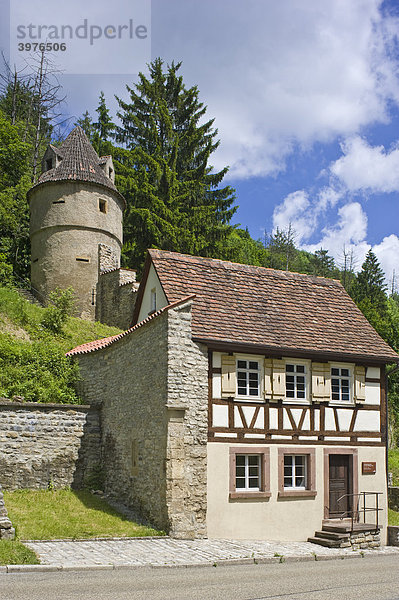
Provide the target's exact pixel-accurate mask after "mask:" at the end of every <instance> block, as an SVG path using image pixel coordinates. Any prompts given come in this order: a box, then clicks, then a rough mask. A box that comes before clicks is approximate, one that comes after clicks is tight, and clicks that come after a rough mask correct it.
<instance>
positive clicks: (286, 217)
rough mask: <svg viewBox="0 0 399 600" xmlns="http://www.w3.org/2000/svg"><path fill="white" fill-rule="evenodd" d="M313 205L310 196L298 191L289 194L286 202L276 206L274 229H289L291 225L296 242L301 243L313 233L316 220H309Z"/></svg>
mask: <svg viewBox="0 0 399 600" xmlns="http://www.w3.org/2000/svg"><path fill="white" fill-rule="evenodd" d="M310 206H311V204H310V201H309V197H308V194H307V193H306V192H304V191H303V190H298V191H297V192H293V193H292V194H289V195H288V196H287V197H286V198H285V199H284V201H283V202H282V203H281V204H279V205H278V206H276V208H275V209H274V213H273V229H276V228H277V227H278V228H279V229H287V227H289V225H292V227H293V228H294V230H295V234H296V242H297V243H301V242H302V240H304V239H307V238H309V237H310V235H311V234H312V233H313V229H314V219H309V218H308V214H309V208H310Z"/></svg>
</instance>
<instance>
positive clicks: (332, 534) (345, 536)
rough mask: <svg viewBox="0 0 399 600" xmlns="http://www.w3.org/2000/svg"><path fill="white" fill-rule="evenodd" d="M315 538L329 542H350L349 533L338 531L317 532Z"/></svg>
mask: <svg viewBox="0 0 399 600" xmlns="http://www.w3.org/2000/svg"><path fill="white" fill-rule="evenodd" d="M315 537H321V538H326V539H328V540H349V533H342V532H339V533H338V532H336V531H316V533H315Z"/></svg>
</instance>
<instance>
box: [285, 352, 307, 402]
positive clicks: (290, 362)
mask: <svg viewBox="0 0 399 600" xmlns="http://www.w3.org/2000/svg"><path fill="white" fill-rule="evenodd" d="M283 360H284V363H285V402H287V403H288V402H292V403H293V404H310V401H311V399H310V387H311V386H310V379H309V377H310V376H311V364H312V363H311V361H310V360H306V359H300V358H287V357H283ZM287 365H294V366H295V367H297V366H301V367H304V369H305V372H304V373H296V372H294V373H291V372H290V373H287ZM287 375H288V376H290V375H294V376H295V377H296V376H297V375H304V377H305V397H304V398H297V397H296V396H294V397H293V398H291V397H289V396H287ZM295 390H296V384H295Z"/></svg>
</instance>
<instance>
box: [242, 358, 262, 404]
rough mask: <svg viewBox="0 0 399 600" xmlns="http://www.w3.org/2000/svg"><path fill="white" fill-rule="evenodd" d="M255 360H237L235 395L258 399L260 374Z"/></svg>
mask: <svg viewBox="0 0 399 600" xmlns="http://www.w3.org/2000/svg"><path fill="white" fill-rule="evenodd" d="M259 371H260V370H259V362H258V361H257V360H243V359H237V395H238V396H247V397H248V396H250V397H255V398H259V396H260V373H259Z"/></svg>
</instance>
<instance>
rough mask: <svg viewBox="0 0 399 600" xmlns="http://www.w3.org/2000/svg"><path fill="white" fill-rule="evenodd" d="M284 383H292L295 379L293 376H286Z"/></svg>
mask: <svg viewBox="0 0 399 600" xmlns="http://www.w3.org/2000/svg"><path fill="white" fill-rule="evenodd" d="M285 381H286V383H294V381H295V377H294V376H293V375H287V376H286V378H285Z"/></svg>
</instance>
